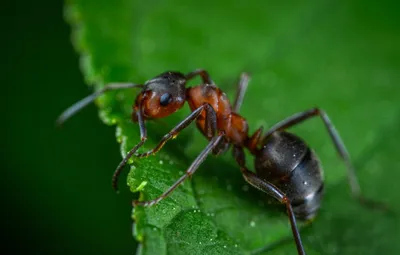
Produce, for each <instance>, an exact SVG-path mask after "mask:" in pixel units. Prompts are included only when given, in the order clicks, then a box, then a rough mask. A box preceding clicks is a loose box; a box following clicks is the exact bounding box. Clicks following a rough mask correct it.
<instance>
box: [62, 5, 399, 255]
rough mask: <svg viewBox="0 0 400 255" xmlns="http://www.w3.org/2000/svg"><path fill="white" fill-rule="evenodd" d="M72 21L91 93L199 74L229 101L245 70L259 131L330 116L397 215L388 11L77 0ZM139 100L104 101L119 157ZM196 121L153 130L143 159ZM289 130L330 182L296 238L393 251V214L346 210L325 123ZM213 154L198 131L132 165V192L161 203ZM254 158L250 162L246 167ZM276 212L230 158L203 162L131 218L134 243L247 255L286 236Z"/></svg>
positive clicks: (347, 249)
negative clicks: (296, 118)
mask: <svg viewBox="0 0 400 255" xmlns="http://www.w3.org/2000/svg"><path fill="white" fill-rule="evenodd" d="M66 17H67V19H68V21H69V23H70V24H71V26H72V28H73V42H74V45H75V47H76V49H77V51H78V52H79V53H80V54H81V60H82V61H81V64H82V70H83V73H84V75H85V78H86V80H87V83H88V84H94V85H95V86H94V89H99V88H101V87H102V86H104V84H106V83H108V82H119V81H131V82H135V83H143V82H145V81H146V80H147V79H150V78H151V77H154V76H155V75H157V74H159V73H161V72H163V71H166V70H179V71H181V72H184V73H186V72H189V71H192V70H193V69H196V68H205V69H207V70H208V71H209V72H210V74H211V75H212V78H213V80H214V81H216V83H217V84H218V85H219V87H221V88H222V89H223V90H224V91H226V92H227V94H228V96H229V97H230V98H233V95H234V93H235V89H236V81H237V79H238V76H239V74H240V72H241V71H248V72H250V73H251V74H252V80H251V83H250V85H249V89H248V92H247V94H246V97H245V100H244V105H243V107H242V109H241V114H243V116H245V117H246V119H247V120H248V122H249V125H250V127H251V131H252V132H254V131H255V130H256V129H257V128H258V127H259V126H260V125H263V126H264V128H268V127H270V126H272V125H273V124H274V123H276V122H277V121H279V120H281V119H283V118H285V117H287V116H289V115H291V114H293V113H295V112H299V111H303V110H306V109H309V108H311V107H314V106H319V107H321V108H323V109H324V110H326V112H327V113H328V114H329V116H330V117H331V119H332V121H333V123H334V125H335V126H336V128H337V129H338V130H339V132H340V133H341V135H342V138H343V140H344V141H345V144H346V146H347V148H348V150H349V152H350V154H351V155H352V158H353V161H354V163H355V165H356V168H357V171H358V173H359V178H360V183H361V185H362V188H363V190H364V193H365V194H366V196H368V197H371V198H374V199H377V200H381V201H383V202H385V203H387V204H389V205H390V206H391V208H393V209H394V211H396V210H397V211H399V209H400V203H399V202H398V201H400V199H399V194H400V193H399V192H398V188H396V180H398V179H400V171H398V169H399V168H400V161H399V160H397V159H396V157H397V153H396V151H397V142H396V141H398V139H399V138H400V137H399V134H400V133H399V132H398V131H399V128H400V118H399V117H400V115H399V113H400V104H399V103H398V102H399V95H400V88H399V86H398V83H399V81H400V72H399V67H400V58H399V56H400V48H399V47H398V45H400V33H398V32H399V31H398V27H397V26H396V25H395V24H396V22H398V21H399V20H398V15H397V13H396V11H395V10H394V8H392V6H391V5H390V4H389V3H386V2H379V3H375V5H368V6H366V5H364V4H362V2H359V3H355V2H352V3H348V2H346V1H339V2H337V1H330V2H321V1H310V2H309V3H308V4H305V3H299V2H296V1H290V3H288V2H285V3H281V2H280V1H261V0H260V1H256V0H253V1H226V2H225V1H218V2H215V1H211V0H205V1H201V2H199V1H191V2H188V1H187V2H182V1H176V0H173V1H168V2H167V1H165V2H164V1H151V2H150V1H146V2H145V1H141V2H140V1H130V0H115V1H105V0H96V1H94V0H74V1H69V2H68V4H67V8H66ZM198 82H199V80H196V81H195V82H194V83H191V85H194V84H196V83H198ZM135 94H136V92H134V91H132V90H129V91H118V92H110V93H108V94H107V95H104V96H102V97H101V98H100V99H99V100H98V101H97V105H98V106H99V108H100V117H101V118H102V120H103V121H104V122H105V123H106V124H108V125H116V127H117V129H116V130H117V131H116V134H117V140H118V142H120V143H121V152H122V154H123V155H125V153H126V151H128V150H129V149H130V148H131V147H132V146H134V145H135V144H136V143H137V142H138V141H139V139H140V137H139V130H138V127H137V126H136V125H135V124H133V123H132V122H131V121H130V116H131V112H132V109H131V105H132V103H133V101H134V98H135ZM188 114H189V110H188V108H187V107H185V108H184V109H183V110H181V111H179V112H178V113H176V114H174V115H173V116H171V117H168V118H167V119H166V120H160V121H155V122H148V123H147V127H148V134H149V140H148V142H147V143H146V145H145V146H144V148H143V151H144V150H147V149H150V148H152V147H153V146H154V145H155V144H156V143H157V141H158V140H159V139H160V138H161V137H162V135H164V134H165V133H166V132H168V131H169V130H170V129H171V128H172V127H173V126H174V124H177V123H178V122H179V121H180V120H182V119H183V118H184V117H185V116H187V115H188ZM292 131H293V132H296V134H298V135H300V136H302V137H303V138H304V139H306V140H307V141H308V142H309V144H310V145H311V147H313V148H314V149H315V150H316V151H317V153H318V154H319V156H320V158H321V160H322V162H323V166H324V170H325V175H326V187H327V189H326V195H325V198H324V201H323V203H322V207H321V210H320V213H319V216H318V217H317V219H316V220H315V222H314V223H313V224H312V226H311V227H309V228H306V229H305V230H304V231H303V232H302V237H303V242H304V245H305V248H306V250H307V252H308V254H377V253H378V252H379V253H382V254H396V251H397V252H399V251H400V245H399V242H396V241H395V240H398V239H399V238H400V233H399V231H398V227H396V226H400V220H399V218H398V216H397V214H396V213H394V215H388V214H383V213H380V212H374V211H370V210H366V209H365V208H363V207H361V206H360V205H359V204H357V203H356V202H355V201H353V200H352V199H351V197H350V195H349V188H348V186H347V182H346V170H345V168H344V166H343V164H342V162H341V161H340V160H339V158H338V157H337V155H336V152H335V151H334V149H333V146H332V143H331V141H330V140H329V136H328V135H327V133H326V130H324V128H323V125H322V122H321V121H320V120H318V119H315V120H310V121H309V122H306V123H304V124H302V125H301V126H299V127H295V128H293V129H292ZM205 146H206V141H205V139H204V138H203V137H202V136H201V135H200V134H199V132H197V130H196V129H195V127H194V125H193V126H192V127H190V128H188V129H187V130H185V131H183V132H182V133H181V134H180V135H179V136H178V137H177V139H176V140H173V141H171V142H169V143H168V144H167V145H166V146H165V148H164V149H163V150H162V151H161V152H160V153H159V154H157V155H156V156H152V157H149V158H147V159H143V160H133V161H134V162H133V166H132V168H131V171H130V174H129V176H128V185H129V187H130V189H131V191H138V187H140V188H139V189H140V192H141V193H140V194H141V195H140V198H141V199H152V198H155V197H157V196H158V195H160V194H161V193H162V192H163V191H165V190H166V189H167V188H168V187H169V186H170V185H172V184H173V183H174V182H175V180H177V179H178V178H179V177H180V176H181V175H182V174H183V173H184V171H185V170H186V168H187V167H188V166H189V165H190V163H191V162H192V161H193V160H194V158H195V157H196V155H198V153H200V151H201V150H202V149H203V148H204V147H205ZM94 149H95V148H94ZM252 161H253V159H252V158H251V157H249V156H248V157H247V162H248V164H249V166H251V167H252ZM117 163H118V162H116V165H117ZM388 177H390V178H388ZM121 186H123V185H121ZM121 188H122V189H123V187H121ZM281 209H282V208H280V207H278V208H276V207H274V206H273V205H270V204H269V203H268V202H267V201H266V199H265V195H264V194H261V193H260V192H258V191H257V190H254V189H253V188H252V187H249V186H248V185H247V184H246V183H245V181H244V180H243V178H242V177H241V174H240V171H239V169H238V167H237V166H236V164H235V163H234V161H233V159H232V157H231V156H230V155H229V153H228V154H227V155H224V156H220V157H213V156H212V157H210V158H208V159H207V160H206V162H204V164H202V165H201V167H200V169H199V170H198V172H197V173H196V174H195V176H194V177H193V179H192V180H191V181H186V182H185V183H184V184H183V185H181V186H180V187H179V188H178V189H177V190H176V191H175V192H173V193H172V195H171V196H170V197H169V198H167V199H165V200H164V201H162V202H161V203H159V204H158V205H157V206H154V207H151V208H146V209H144V208H141V207H138V208H136V210H135V212H134V214H133V217H134V219H135V220H136V227H135V231H134V232H135V236H136V238H137V239H138V240H139V241H140V242H141V243H142V244H143V246H142V248H141V250H140V252H141V254H250V253H251V252H253V251H256V250H259V249H262V248H263V247H266V246H271V245H273V244H274V243H276V242H278V241H280V240H282V239H284V238H291V232H290V228H289V225H288V220H287V218H286V217H285V215H284V214H283V213H282V212H281ZM127 224H128V220H127ZM260 253H265V254H294V253H295V246H294V243H293V241H292V240H291V239H289V241H288V242H284V243H283V244H280V245H277V247H276V248H275V249H273V250H271V251H268V252H266V251H264V252H263V251H260Z"/></svg>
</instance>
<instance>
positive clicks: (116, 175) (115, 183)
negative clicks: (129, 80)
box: [112, 104, 147, 191]
mask: <svg viewBox="0 0 400 255" xmlns="http://www.w3.org/2000/svg"><path fill="white" fill-rule="evenodd" d="M136 115H137V121H138V124H139V130H140V142H139V143H138V144H136V145H135V146H134V147H133V148H132V149H131V150H130V151H129V152H128V153H127V154H126V156H125V158H124V159H123V160H122V161H121V162H120V163H119V165H118V166H117V168H116V169H115V171H114V174H113V177H112V187H113V189H114V190H115V191H118V178H119V176H120V174H121V171H122V169H123V168H124V166H125V165H126V163H127V162H128V160H129V159H130V158H131V157H132V155H133V154H134V153H135V152H136V151H137V150H138V149H139V148H140V147H142V145H143V144H144V143H145V141H146V140H147V130H146V126H145V123H144V118H143V110H142V104H140V105H139V107H138V111H137V112H136Z"/></svg>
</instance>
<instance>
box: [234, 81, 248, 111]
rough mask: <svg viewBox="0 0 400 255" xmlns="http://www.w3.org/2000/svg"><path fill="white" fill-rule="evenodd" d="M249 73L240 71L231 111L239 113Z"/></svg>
mask: <svg viewBox="0 0 400 255" xmlns="http://www.w3.org/2000/svg"><path fill="white" fill-rule="evenodd" d="M249 81H250V75H249V74H248V73H242V74H241V75H240V80H239V83H238V88H237V91H236V96H235V101H234V102H233V112H235V113H239V111H240V107H241V106H242V103H243V98H244V95H245V94H246V90H247V86H248V85H249Z"/></svg>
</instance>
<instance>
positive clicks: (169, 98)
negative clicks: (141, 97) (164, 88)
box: [160, 93, 172, 106]
mask: <svg viewBox="0 0 400 255" xmlns="http://www.w3.org/2000/svg"><path fill="white" fill-rule="evenodd" d="M171 101H172V96H171V94H168V93H165V94H163V95H162V96H161V97H160V104H161V105H162V106H167V105H168V104H169V103H171Z"/></svg>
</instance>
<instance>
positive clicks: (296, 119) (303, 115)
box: [263, 108, 387, 210]
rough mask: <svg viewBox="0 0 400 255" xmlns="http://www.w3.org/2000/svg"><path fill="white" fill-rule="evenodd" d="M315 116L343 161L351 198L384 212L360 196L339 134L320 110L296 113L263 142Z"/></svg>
mask: <svg viewBox="0 0 400 255" xmlns="http://www.w3.org/2000/svg"><path fill="white" fill-rule="evenodd" d="M316 116H319V117H320V118H321V119H322V121H323V122H324V125H325V127H326V129H327V131H328V133H329V136H330V137H331V139H332V141H333V143H334V145H335V148H336V151H337V152H338V153H339V155H340V157H341V159H342V160H343V162H344V163H345V165H346V168H347V177H348V182H349V185H350V188H351V193H352V195H353V197H354V198H356V199H357V200H359V201H360V203H361V204H364V205H368V206H371V207H375V208H380V209H382V210H386V209H387V207H386V206H385V205H383V204H381V203H379V202H375V201H371V200H368V199H366V198H364V197H363V196H362V194H361V188H360V184H359V182H358V178H357V175H356V171H355V168H354V166H353V164H352V163H351V160H350V155H349V153H348V152H347V149H346V147H345V145H344V143H343V141H342V139H341V138H340V135H339V133H338V132H337V131H336V129H335V127H334V126H333V124H332V122H331V120H330V119H329V117H328V115H327V114H326V113H325V111H323V110H322V109H319V108H313V109H310V110H307V111H304V112H299V113H296V114H294V115H292V116H290V117H288V118H286V119H284V120H282V121H281V122H279V123H277V124H276V125H274V126H273V127H272V128H271V129H270V130H268V132H267V133H266V134H265V136H264V138H263V141H265V140H266V139H268V137H269V136H270V135H271V134H272V133H273V132H275V131H282V130H285V129H288V128H290V127H292V126H295V125H297V124H300V123H301V122H303V121H305V120H307V119H310V118H312V117H316Z"/></svg>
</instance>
